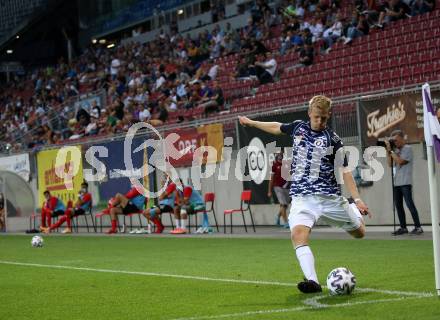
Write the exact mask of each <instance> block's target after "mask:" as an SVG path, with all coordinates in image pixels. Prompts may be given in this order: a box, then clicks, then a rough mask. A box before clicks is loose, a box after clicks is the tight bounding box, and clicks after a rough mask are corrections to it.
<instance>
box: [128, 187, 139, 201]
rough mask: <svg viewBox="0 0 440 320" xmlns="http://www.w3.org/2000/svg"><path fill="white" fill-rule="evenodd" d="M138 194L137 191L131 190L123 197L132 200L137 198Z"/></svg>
mask: <svg viewBox="0 0 440 320" xmlns="http://www.w3.org/2000/svg"><path fill="white" fill-rule="evenodd" d="M139 194H140V193H139V191H137V189H136V188H131V189H130V190H129V191H128V192H127V193H126V194H125V196H126V197H127V199H133V198H134V197H136V196H138V195H139Z"/></svg>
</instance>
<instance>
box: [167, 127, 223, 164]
mask: <svg viewBox="0 0 440 320" xmlns="http://www.w3.org/2000/svg"><path fill="white" fill-rule="evenodd" d="M175 133H177V134H178V135H179V139H178V140H177V141H176V142H175V144H174V146H175V148H176V149H177V150H179V151H180V152H182V157H181V158H179V159H173V158H171V159H170V163H171V165H172V166H174V167H188V166H191V165H192V163H193V159H194V152H195V151H196V150H197V148H199V147H201V146H210V147H213V148H214V149H216V151H217V156H216V157H215V158H214V159H210V158H208V159H207V161H208V162H209V163H215V162H219V161H221V159H222V158H221V154H222V151H223V125H222V124H213V125H207V126H203V127H199V128H191V129H184V130H179V131H175ZM205 161H206V160H205Z"/></svg>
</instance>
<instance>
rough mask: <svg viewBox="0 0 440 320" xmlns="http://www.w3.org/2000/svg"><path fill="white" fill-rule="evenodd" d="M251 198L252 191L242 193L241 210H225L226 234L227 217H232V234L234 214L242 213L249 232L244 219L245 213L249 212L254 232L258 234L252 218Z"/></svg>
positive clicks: (224, 224) (244, 222)
mask: <svg viewBox="0 0 440 320" xmlns="http://www.w3.org/2000/svg"><path fill="white" fill-rule="evenodd" d="M251 197H252V192H251V190H244V191H243V192H242V193H241V201H240V208H239V209H227V210H225V211H224V212H223V227H224V233H226V215H228V214H229V215H230V217H231V233H232V214H234V213H241V216H242V218H243V225H244V229H245V230H246V232H247V226H246V220H245V219H244V213H245V212H249V215H250V216H251V222H252V227H253V229H254V232H256V231H255V224H254V218H253V216H252V210H251Z"/></svg>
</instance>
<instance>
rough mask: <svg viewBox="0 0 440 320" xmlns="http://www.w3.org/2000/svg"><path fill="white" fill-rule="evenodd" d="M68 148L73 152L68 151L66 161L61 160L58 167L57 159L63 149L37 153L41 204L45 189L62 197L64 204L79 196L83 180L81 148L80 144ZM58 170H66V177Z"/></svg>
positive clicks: (39, 201) (39, 200)
mask: <svg viewBox="0 0 440 320" xmlns="http://www.w3.org/2000/svg"><path fill="white" fill-rule="evenodd" d="M68 148H69V149H70V150H72V152H67V153H66V156H65V158H64V161H61V162H60V164H59V166H58V167H57V166H56V159H57V154H58V152H59V151H60V150H61V149H51V150H45V151H40V152H38V154H37V167H38V203H39V205H40V206H41V205H42V204H43V202H44V196H43V193H44V191H45V190H49V191H50V193H51V194H52V195H54V196H56V197H58V198H60V199H61V200H62V201H63V202H64V204H67V201H69V200H72V201H73V202H75V200H76V199H77V198H78V193H79V190H80V189H81V183H82V182H83V167H82V160H81V148H80V147H78V146H74V147H68ZM74 153H75V154H74ZM56 171H57V172H64V173H65V178H63V179H62V178H60V177H59V176H58V175H57V174H56ZM69 172H72V173H73V172H76V174H75V175H71V174H69Z"/></svg>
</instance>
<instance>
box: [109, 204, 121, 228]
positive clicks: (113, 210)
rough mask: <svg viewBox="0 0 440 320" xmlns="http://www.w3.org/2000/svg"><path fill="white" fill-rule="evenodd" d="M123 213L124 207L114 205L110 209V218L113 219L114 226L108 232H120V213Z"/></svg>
mask: <svg viewBox="0 0 440 320" xmlns="http://www.w3.org/2000/svg"><path fill="white" fill-rule="evenodd" d="M119 214H122V209H121V208H119V207H113V208H111V209H110V218H111V220H112V227H111V229H110V230H108V231H107V232H106V233H107V234H112V233H116V232H118V215H119Z"/></svg>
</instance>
